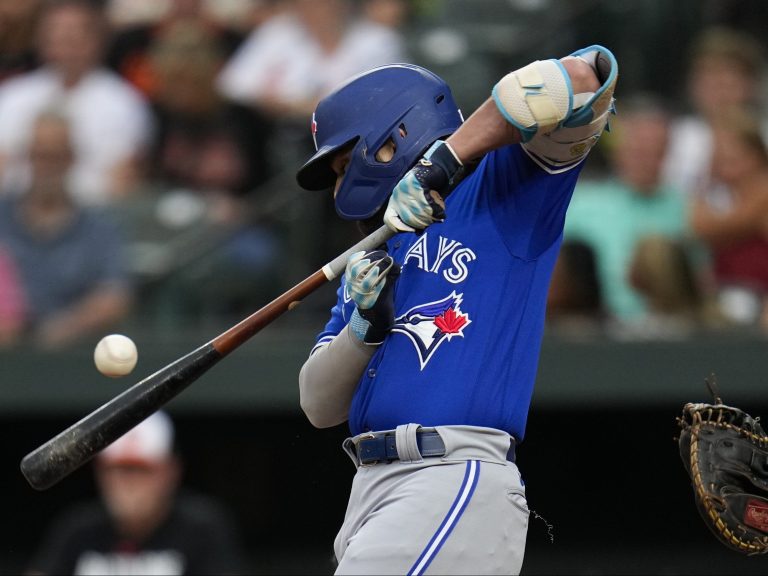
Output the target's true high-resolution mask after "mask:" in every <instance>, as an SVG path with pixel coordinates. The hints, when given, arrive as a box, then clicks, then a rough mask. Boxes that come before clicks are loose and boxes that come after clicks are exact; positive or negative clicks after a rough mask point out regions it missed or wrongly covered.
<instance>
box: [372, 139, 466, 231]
mask: <svg viewBox="0 0 768 576" xmlns="http://www.w3.org/2000/svg"><path fill="white" fill-rule="evenodd" d="M463 173H464V165H463V164H462V163H461V161H460V160H459V159H458V158H457V157H456V153H455V152H454V151H453V149H452V148H451V147H450V145H449V144H448V143H447V142H443V141H442V140H437V141H436V142H435V143H434V144H432V146H431V148H430V149H429V150H427V153H426V154H425V155H424V157H423V158H422V159H421V160H419V162H418V164H416V166H415V167H413V168H412V169H411V170H410V171H409V172H408V173H407V174H406V175H405V176H403V178H402V180H400V182H398V183H397V185H396V186H395V189H394V190H393V191H392V196H390V198H389V203H388V204H387V209H386V211H385V212H384V223H385V224H386V225H387V226H388V227H389V228H390V229H392V230H393V231H395V232H416V231H417V230H423V229H424V228H426V227H427V226H429V225H430V224H432V223H433V222H442V221H443V220H445V202H444V201H443V198H444V197H445V196H447V195H448V193H449V192H450V191H451V188H452V187H453V186H454V185H455V184H456V183H457V182H458V181H459V179H460V178H461V176H462V175H463Z"/></svg>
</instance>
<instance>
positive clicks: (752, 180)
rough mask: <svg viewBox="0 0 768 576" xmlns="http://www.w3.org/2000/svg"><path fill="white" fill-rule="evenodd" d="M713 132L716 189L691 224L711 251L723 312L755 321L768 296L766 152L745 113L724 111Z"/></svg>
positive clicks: (696, 205) (705, 193) (706, 192)
mask: <svg viewBox="0 0 768 576" xmlns="http://www.w3.org/2000/svg"><path fill="white" fill-rule="evenodd" d="M712 130H713V131H712V135H713V140H712V141H713V150H712V160H711V182H712V185H711V186H710V187H708V188H707V187H705V188H702V189H701V190H700V191H699V192H698V193H697V194H696V195H695V196H694V197H693V198H692V200H691V203H692V209H691V226H692V229H693V232H694V233H695V235H696V236H697V237H698V238H699V239H700V240H702V241H703V242H704V243H705V245H706V246H707V247H708V249H709V250H710V252H711V255H712V273H713V277H714V282H715V288H716V290H717V292H718V294H719V296H720V299H721V304H722V306H723V312H725V313H726V314H727V315H728V316H729V317H730V318H731V319H733V320H736V321H740V322H744V323H755V322H758V321H759V318H760V316H761V314H762V310H763V308H764V307H765V305H766V295H768V151H767V150H766V145H765V140H764V138H763V136H762V133H761V130H760V128H759V124H758V123H757V122H756V121H755V119H754V117H753V116H752V115H750V114H749V113H747V112H745V111H739V110H730V111H728V112H727V113H726V112H724V113H723V114H721V115H720V116H718V117H717V119H715V120H714V121H713V124H712ZM767 327H768V326H767Z"/></svg>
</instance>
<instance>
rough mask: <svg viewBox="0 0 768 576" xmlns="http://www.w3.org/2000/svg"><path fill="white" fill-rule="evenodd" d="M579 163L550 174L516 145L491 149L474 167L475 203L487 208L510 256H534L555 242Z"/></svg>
mask: <svg viewBox="0 0 768 576" xmlns="http://www.w3.org/2000/svg"><path fill="white" fill-rule="evenodd" d="M582 165H583V163H580V164H578V165H576V166H574V167H573V168H572V169H571V170H568V171H565V172H560V173H556V174H553V173H550V172H547V171H545V170H543V169H542V168H541V167H540V166H539V165H538V164H536V163H535V162H534V161H533V160H532V159H531V158H530V157H529V156H528V155H527V154H526V153H525V152H524V151H523V149H522V147H521V146H520V145H519V144H516V145H512V146H505V147H503V148H499V149H497V150H494V151H492V152H490V153H489V154H488V155H487V156H486V157H485V158H484V159H483V161H482V162H481V163H480V165H479V166H478V170H479V171H481V172H480V174H478V178H480V179H481V183H477V184H476V186H477V193H478V194H479V195H480V196H481V198H480V199H479V204H480V205H481V206H483V207H484V209H487V210H488V211H489V212H490V215H491V218H492V219H493V222H494V224H495V226H496V228H497V229H498V230H499V232H500V234H501V236H502V238H503V239H504V242H505V244H506V246H507V248H508V250H509V251H510V253H512V255H514V256H516V257H518V258H522V259H525V260H534V259H536V258H538V257H539V256H540V255H541V254H542V253H544V252H545V251H546V250H548V249H549V248H550V247H551V246H552V244H553V243H554V242H555V241H557V240H558V239H559V238H560V237H561V235H562V233H563V226H564V224H565V214H566V210H567V208H568V204H569V202H570V200H571V195H572V194H573V189H574V186H575V185H576V180H577V179H578V176H579V174H580V173H581V167H582Z"/></svg>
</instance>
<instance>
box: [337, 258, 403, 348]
mask: <svg viewBox="0 0 768 576" xmlns="http://www.w3.org/2000/svg"><path fill="white" fill-rule="evenodd" d="M399 273H400V268H399V267H398V266H397V265H396V264H395V263H394V260H392V257H391V256H390V255H389V254H387V253H386V252H384V251H383V250H373V251H371V252H355V253H354V254H352V255H351V256H350V257H349V260H348V261H347V268H346V270H345V273H344V280H345V286H346V288H345V289H346V291H347V294H348V295H349V296H350V298H352V300H353V301H354V302H355V305H356V308H355V311H354V312H353V313H352V318H351V319H350V321H349V327H350V329H351V330H352V332H353V333H354V334H355V336H357V337H358V338H359V339H360V340H361V341H362V342H365V343H366V344H370V345H373V346H375V345H378V344H381V343H382V342H383V341H384V337H385V336H386V335H387V332H389V329H390V328H391V327H392V324H393V322H394V317H395V306H394V294H393V291H392V286H393V285H394V281H393V280H394V277H395V276H397V274H399Z"/></svg>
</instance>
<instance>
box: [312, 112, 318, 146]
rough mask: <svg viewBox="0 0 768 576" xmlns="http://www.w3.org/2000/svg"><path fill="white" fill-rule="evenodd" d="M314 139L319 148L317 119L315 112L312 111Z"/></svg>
mask: <svg viewBox="0 0 768 576" xmlns="http://www.w3.org/2000/svg"><path fill="white" fill-rule="evenodd" d="M312 141H313V142H314V143H315V150H317V120H315V113H314V112H313V113H312Z"/></svg>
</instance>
